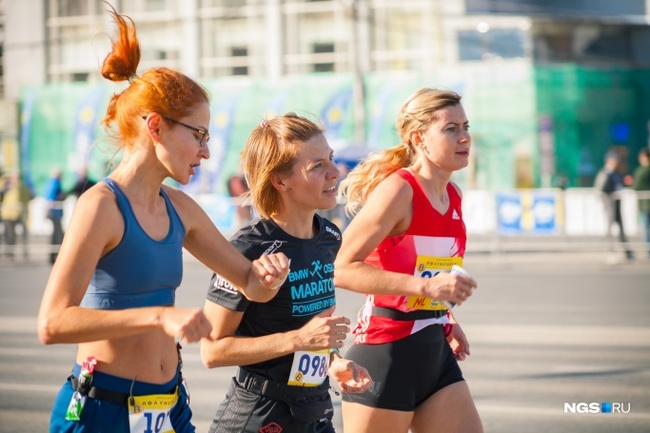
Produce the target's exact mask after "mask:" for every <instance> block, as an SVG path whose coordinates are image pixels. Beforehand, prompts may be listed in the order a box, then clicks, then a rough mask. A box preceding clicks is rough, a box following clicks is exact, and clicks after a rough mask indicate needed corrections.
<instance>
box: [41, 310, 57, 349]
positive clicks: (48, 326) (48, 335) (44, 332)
mask: <svg viewBox="0 0 650 433" xmlns="http://www.w3.org/2000/svg"><path fill="white" fill-rule="evenodd" d="M37 333H38V339H39V341H40V342H41V343H42V344H45V345H50V344H55V343H57V340H56V333H55V332H54V330H53V329H52V323H51V321H50V320H48V319H45V318H42V317H41V318H39V319H38V329H37Z"/></svg>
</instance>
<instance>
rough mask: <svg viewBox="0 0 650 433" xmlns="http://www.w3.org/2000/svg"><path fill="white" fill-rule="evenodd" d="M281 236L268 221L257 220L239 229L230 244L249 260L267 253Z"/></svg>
mask: <svg viewBox="0 0 650 433" xmlns="http://www.w3.org/2000/svg"><path fill="white" fill-rule="evenodd" d="M280 236H281V233H279V232H278V231H277V230H275V226H274V225H273V224H272V223H271V222H270V221H268V220H265V219H257V220H254V221H252V222H250V223H249V224H247V225H245V226H244V227H242V228H241V229H239V230H238V231H237V232H236V233H235V234H234V235H233V236H232V237H231V239H230V243H231V244H232V245H233V246H234V247H235V248H237V250H239V252H241V253H242V254H243V255H244V256H246V257H247V258H248V259H249V260H253V259H256V258H258V257H259V256H260V255H261V254H262V253H265V252H266V251H267V250H268V249H269V248H270V247H271V246H272V245H273V243H274V242H279V241H281V239H278V238H279V237H280Z"/></svg>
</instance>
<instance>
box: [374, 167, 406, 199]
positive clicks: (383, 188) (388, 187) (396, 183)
mask: <svg viewBox="0 0 650 433" xmlns="http://www.w3.org/2000/svg"><path fill="white" fill-rule="evenodd" d="M409 174H410V173H409V172H406V174H405V173H404V172H400V171H399V170H398V171H396V172H394V173H392V174H390V175H389V176H388V177H387V178H386V179H384V180H383V181H381V182H380V183H379V185H377V187H376V188H375V189H374V190H373V192H372V193H373V194H375V195H382V196H385V195H390V196H391V197H393V198H394V197H403V196H405V195H406V197H405V198H406V199H407V201H410V200H411V198H412V197H413V186H412V185H411V183H410V182H409V181H408V180H407V179H406V178H407V177H409ZM411 177H412V175H411Z"/></svg>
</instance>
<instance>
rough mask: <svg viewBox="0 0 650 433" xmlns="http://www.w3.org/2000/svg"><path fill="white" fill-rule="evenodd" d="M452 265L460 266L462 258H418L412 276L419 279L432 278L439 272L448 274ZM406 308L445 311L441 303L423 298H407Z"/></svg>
mask: <svg viewBox="0 0 650 433" xmlns="http://www.w3.org/2000/svg"><path fill="white" fill-rule="evenodd" d="M454 265H458V266H462V265H463V258H462V257H431V256H418V257H417V260H416V262H415V271H414V272H413V275H415V276H416V277H420V278H433V277H435V276H436V275H437V274H438V273H440V272H441V271H447V272H449V271H450V270H451V267H452V266H454ZM406 306H407V307H409V308H415V309H416V310H446V309H447V307H445V306H444V305H443V304H442V302H439V301H435V300H433V299H431V298H427V297H425V296H409V297H408V299H407V301H406Z"/></svg>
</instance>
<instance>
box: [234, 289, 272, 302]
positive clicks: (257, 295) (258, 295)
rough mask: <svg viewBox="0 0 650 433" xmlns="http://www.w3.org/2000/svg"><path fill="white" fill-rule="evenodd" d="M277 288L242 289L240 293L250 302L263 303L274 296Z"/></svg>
mask: <svg viewBox="0 0 650 433" xmlns="http://www.w3.org/2000/svg"><path fill="white" fill-rule="evenodd" d="M277 293H278V292H277V290H271V289H267V290H255V291H250V290H248V291H246V292H244V291H242V294H243V295H244V296H245V297H246V299H248V300H249V301H251V302H258V303H260V304H263V303H265V302H269V301H270V300H271V299H273V298H274V297H275V295H276V294H277Z"/></svg>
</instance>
